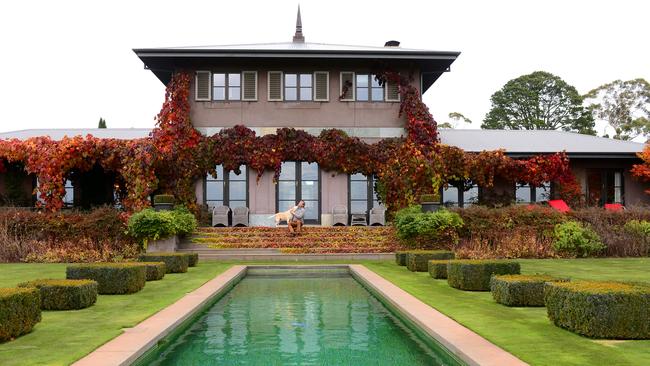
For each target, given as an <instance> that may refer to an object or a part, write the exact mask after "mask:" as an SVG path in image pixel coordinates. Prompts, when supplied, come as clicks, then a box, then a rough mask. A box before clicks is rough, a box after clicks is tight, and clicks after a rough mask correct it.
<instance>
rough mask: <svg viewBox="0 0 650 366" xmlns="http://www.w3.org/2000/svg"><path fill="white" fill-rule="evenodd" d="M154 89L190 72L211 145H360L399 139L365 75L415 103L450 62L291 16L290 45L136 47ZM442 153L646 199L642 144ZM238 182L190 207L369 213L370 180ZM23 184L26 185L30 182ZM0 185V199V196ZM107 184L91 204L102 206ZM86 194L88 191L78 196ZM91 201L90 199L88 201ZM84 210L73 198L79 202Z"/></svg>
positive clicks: (593, 200) (462, 198)
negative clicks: (247, 140)
mask: <svg viewBox="0 0 650 366" xmlns="http://www.w3.org/2000/svg"><path fill="white" fill-rule="evenodd" d="M134 52H135V53H136V55H137V56H138V57H139V58H140V59H141V60H142V61H143V62H144V65H145V68H146V69H148V70H150V71H151V72H152V73H153V74H154V75H155V76H156V77H157V78H158V79H159V80H160V81H161V82H162V83H163V84H166V83H167V82H169V81H170V79H171V76H172V74H173V73H174V72H175V71H177V70H181V69H182V70H192V71H193V72H194V75H195V77H194V80H193V83H192V86H191V96H190V98H191V120H192V123H193V124H194V126H195V127H196V128H197V129H198V130H199V131H201V132H203V133H205V134H208V135H212V134H214V133H216V132H218V131H219V130H220V129H222V128H227V127H232V126H235V125H239V124H244V125H246V126H248V127H249V128H251V129H253V130H254V131H255V132H256V133H257V134H258V135H264V134H268V133H274V132H275V130H276V129H277V128H278V127H293V128H297V129H304V130H306V131H307V132H310V133H314V134H318V133H320V131H321V130H323V129H327V128H339V129H342V130H344V131H346V132H347V133H348V134H349V135H351V136H357V137H360V138H362V139H364V140H367V141H369V142H370V141H376V140H379V139H382V138H386V137H396V136H401V135H402V134H403V133H404V120H403V119H402V118H400V117H399V113H398V111H399V102H400V100H399V94H398V91H397V88H396V86H395V85H391V83H387V84H385V85H380V84H379V83H378V82H377V81H376V80H375V78H374V77H373V74H372V71H373V70H376V69H377V67H382V66H386V67H390V68H391V69H392V70H395V71H398V72H400V73H403V74H405V75H412V80H413V81H412V83H413V86H414V87H416V88H417V89H418V90H419V91H420V93H421V94H423V93H425V92H426V91H427V90H428V89H429V88H430V87H431V86H432V85H433V84H434V83H435V81H436V80H437V79H438V78H439V77H440V76H441V75H442V74H443V73H445V72H448V71H449V70H450V65H451V64H452V63H453V62H454V60H455V59H456V58H457V57H458V55H459V53H458V52H446V51H444V52H443V51H432V50H421V49H410V48H403V47H401V46H400V43H399V42H397V41H388V42H386V43H385V45H384V46H383V47H370V46H349V45H332V44H323V43H309V42H306V40H305V37H304V35H303V33H302V24H301V20H300V12H298V19H297V24H296V31H295V35H294V36H293V39H292V41H291V42H285V43H267V44H243V45H225V46H203V47H173V48H144V49H135V50H134ZM149 132H150V130H148V129H85V130H49V129H48V130H23V131H14V132H8V133H3V134H0V138H12V137H16V138H23V139H24V138H28V137H32V136H40V135H49V136H51V137H52V138H54V139H57V138H61V137H63V136H65V135H67V136H73V135H86V134H89V133H90V134H93V135H95V136H97V137H113V138H124V139H128V138H137V137H144V136H147V135H148V134H149ZM440 138H441V141H442V143H445V144H448V145H454V146H458V147H460V148H462V149H464V150H466V151H475V152H479V151H483V150H495V149H505V150H506V152H507V154H509V155H511V156H513V157H526V156H531V155H534V154H540V153H554V152H557V151H566V152H567V154H568V155H569V157H570V159H571V167H572V169H573V170H574V172H575V174H576V176H577V177H578V180H579V182H580V184H581V186H582V188H583V192H584V194H585V196H586V198H587V201H588V202H589V203H590V204H594V205H602V204H604V203H613V202H616V203H623V204H625V205H635V204H642V203H646V202H648V201H649V199H650V197H648V196H647V195H646V194H645V193H644V189H646V187H645V186H644V185H643V184H641V183H640V182H638V181H637V180H635V179H633V178H632V177H631V175H630V173H629V170H630V168H631V166H632V165H633V164H634V163H638V162H639V159H638V158H637V156H636V154H637V153H638V152H640V151H641V150H642V149H643V144H639V143H634V142H627V141H617V140H611V139H607V138H601V137H595V136H586V135H580V134H576V133H569V132H560V131H505V130H444V129H443V130H441V131H440ZM241 168H242V169H241V171H242V173H241V174H239V175H238V174H235V173H234V172H230V173H228V174H225V175H224V174H223V171H222V169H221V167H217V172H218V175H217V177H216V178H215V177H212V176H211V175H208V176H206V177H205V179H203V180H201V181H199V182H197V183H196V197H197V201H198V202H199V203H203V204H205V205H207V206H208V207H214V206H222V205H224V206H228V207H230V208H235V207H239V206H245V207H248V208H249V210H250V222H251V224H252V225H269V224H271V223H272V222H273V221H272V219H271V218H270V217H269V216H270V215H272V214H273V213H275V212H279V211H283V210H286V209H287V208H289V207H290V206H292V205H294V204H295V202H296V201H297V200H301V199H302V200H304V201H305V202H306V204H307V214H306V218H307V222H308V223H312V224H321V225H330V224H332V211H333V209H334V207H337V206H344V207H347V209H348V212H349V213H359V214H367V213H368V212H369V210H370V209H371V208H373V207H375V206H377V205H378V202H377V199H376V197H375V194H374V192H373V187H374V185H373V177H366V176H363V175H360V174H356V175H347V174H340V173H335V172H326V171H323V170H321V169H319V167H318V165H317V164H315V163H312V164H309V163H306V162H294V161H287V162H284V163H283V164H282V173H281V175H280V179H279V181H278V182H277V183H274V182H273V173H272V172H267V173H265V174H264V175H263V176H262V178H261V179H260V180H259V181H257V179H256V174H257V173H256V172H253V171H249V170H248V169H246V167H244V166H243V167H241ZM31 184H36V183H35V180H34V182H32V183H31ZM6 186H7V183H6V179H4V178H2V179H0V194H6ZM104 188H107V189H108V190H110V184H109V185H108V186H106V187H103V188H102V189H101V192H100V195H103V196H106V197H109V198H110V192H108V193H106V192H105V191H106V189H104ZM67 190H68V194H67V196H66V200H67V201H68V203H69V204H71V205H80V203H81V202H85V203H87V202H94V201H93V200H92V199H89V198H88V196H89V195H88V191H87V190H86V189H85V188H83V185H82V184H81V183H80V182H78V181H77V182H75V181H70V182H68V185H67ZM84 191H86V193H85V194H84ZM442 193H443V194H442V195H441V197H442V198H441V199H442V201H443V202H444V203H445V204H449V205H458V206H465V205H468V204H472V203H476V202H479V201H481V198H482V197H484V196H489V195H490V194H495V193H496V194H498V195H502V196H503V195H506V197H511V200H512V201H515V202H522V203H528V202H539V201H544V200H548V199H549V198H551V197H552V196H553V187H552V186H551V185H550V184H549V185H547V186H544V187H528V186H517V187H515V186H514V185H512V186H510V185H505V184H497V185H496V186H495V187H493V188H491V189H489V190H488V189H483V188H481V187H465V189H458V188H455V187H450V188H447V189H445V190H444V191H443V192H442ZM96 194H97V192H93V195H96ZM84 195H85V198H84V199H83V200H82V199H81V198H80V197H81V196H84Z"/></svg>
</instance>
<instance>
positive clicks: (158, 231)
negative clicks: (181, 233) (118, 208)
mask: <svg viewBox="0 0 650 366" xmlns="http://www.w3.org/2000/svg"><path fill="white" fill-rule="evenodd" d="M128 228H129V234H131V235H132V236H133V237H134V238H136V239H138V240H141V241H143V242H145V243H146V242H147V241H149V240H158V239H164V238H167V237H170V236H172V235H174V234H175V233H176V226H175V225H174V216H173V214H172V213H171V211H154V210H153V209H150V208H147V209H144V210H142V211H140V212H137V213H134V214H133V215H131V217H130V218H129V224H128Z"/></svg>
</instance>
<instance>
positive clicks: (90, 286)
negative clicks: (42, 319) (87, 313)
mask: <svg viewBox="0 0 650 366" xmlns="http://www.w3.org/2000/svg"><path fill="white" fill-rule="evenodd" d="M18 287H35V288H37V289H38V290H39V291H40V293H41V309H43V310H75V309H83V308H87V307H89V306H90V305H92V304H94V303H95V302H96V301H97V282H95V281H93V280H50V279H47V280H34V281H29V282H23V283H21V284H19V285H18Z"/></svg>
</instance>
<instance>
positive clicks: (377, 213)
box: [368, 206, 386, 226]
mask: <svg viewBox="0 0 650 366" xmlns="http://www.w3.org/2000/svg"><path fill="white" fill-rule="evenodd" d="M369 221H370V222H369V223H368V224H369V225H370V226H385V225H386V208H385V207H384V206H377V207H373V208H372V209H371V210H370V220H369Z"/></svg>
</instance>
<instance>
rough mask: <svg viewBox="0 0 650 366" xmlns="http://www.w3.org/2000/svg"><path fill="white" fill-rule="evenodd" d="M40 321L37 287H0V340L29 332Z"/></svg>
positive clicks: (6, 339) (39, 302)
mask: <svg viewBox="0 0 650 366" xmlns="http://www.w3.org/2000/svg"><path fill="white" fill-rule="evenodd" d="M40 321H41V295H40V292H39V291H38V289H36V288H33V287H26V288H0V342H5V341H10V340H12V339H14V338H16V337H19V336H21V335H23V334H26V333H29V332H31V331H32V329H33V328H34V326H35V325H36V324H37V323H38V322H40Z"/></svg>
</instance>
